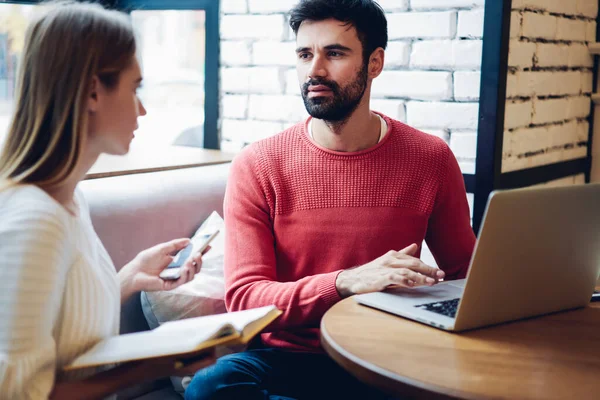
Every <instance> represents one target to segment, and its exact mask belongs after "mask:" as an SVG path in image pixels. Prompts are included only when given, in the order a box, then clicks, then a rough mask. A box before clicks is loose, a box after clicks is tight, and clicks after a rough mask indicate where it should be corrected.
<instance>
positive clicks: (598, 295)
mask: <svg viewBox="0 0 600 400" xmlns="http://www.w3.org/2000/svg"><path fill="white" fill-rule="evenodd" d="M592 301H600V291H598V290H594V294H592Z"/></svg>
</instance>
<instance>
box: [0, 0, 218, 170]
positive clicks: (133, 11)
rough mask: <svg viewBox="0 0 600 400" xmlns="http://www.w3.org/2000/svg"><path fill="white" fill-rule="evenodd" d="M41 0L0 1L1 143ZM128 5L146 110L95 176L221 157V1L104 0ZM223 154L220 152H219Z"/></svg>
mask: <svg viewBox="0 0 600 400" xmlns="http://www.w3.org/2000/svg"><path fill="white" fill-rule="evenodd" d="M39 2H40V1H33V0H30V1H26V0H22V1H19V0H15V1H10V0H9V1H8V2H4V3H2V4H0V144H1V143H2V141H3V139H4V137H5V136H6V132H7V130H8V127H9V124H10V119H11V114H12V110H13V104H14V91H15V81H16V71H17V68H18V61H19V56H20V54H21V51H22V48H23V39H24V34H25V30H26V28H27V25H28V23H29V21H30V19H31V16H32V14H33V13H34V12H35V9H36V8H38V7H39V6H38V5H36V3H39ZM102 2H103V3H105V4H106V5H107V6H108V7H115V6H116V7H117V8H119V9H121V10H123V11H125V12H129V13H130V15H131V20H132V23H133V26H134V30H135V32H136V37H137V41H138V58H139V60H140V64H141V66H142V71H143V74H144V82H143V87H142V89H141V90H140V98H141V100H142V101H143V103H144V106H145V107H146V109H147V111H148V114H147V115H146V116H144V117H141V118H140V119H139V130H138V131H137V132H136V137H135V139H134V141H133V142H132V145H131V148H130V152H129V154H128V155H127V156H125V157H122V156H119V157H114V156H104V155H103V156H101V157H100V159H99V160H98V162H97V163H96V165H95V166H94V167H93V168H92V170H91V173H92V176H106V175H107V174H108V175H114V174H122V173H132V172H141V171H148V170H153V169H169V168H178V167H183V166H192V165H199V164H203V163H205V162H215V160H221V159H223V158H222V157H221V156H220V155H218V154H215V153H211V152H209V151H206V150H204V149H203V148H205V149H218V148H219V139H218V132H217V119H218V109H219V107H218V104H217V102H218V64H219V61H218V53H219V52H218V49H219V27H218V20H219V19H218V15H219V2H218V1H212V0H193V1H190V0H124V1H115V0H104V1H102ZM223 160H224V159H223Z"/></svg>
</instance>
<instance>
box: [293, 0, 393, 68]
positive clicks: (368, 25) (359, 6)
mask: <svg viewBox="0 0 600 400" xmlns="http://www.w3.org/2000/svg"><path fill="white" fill-rule="evenodd" d="M330 18H332V19H336V20H338V21H340V22H343V23H346V24H347V25H349V26H353V27H354V28H355V29H356V32H357V33H358V39H359V40H360V42H361V44H362V47H363V60H364V62H365V64H368V62H369V57H370V56H371V53H373V51H375V49H377V48H378V47H382V48H383V49H385V48H386V46H387V41H388V34H387V20H386V18H385V12H384V11H383V9H382V8H381V6H380V5H379V4H377V2H375V1H374V0H300V2H299V3H298V4H297V5H296V7H294V8H293V9H292V10H291V11H290V27H291V28H292V30H293V31H294V33H295V34H296V35H297V34H298V29H300V25H301V24H302V22H304V21H307V20H308V21H323V20H326V19H330Z"/></svg>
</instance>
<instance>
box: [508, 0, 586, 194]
mask: <svg viewBox="0 0 600 400" xmlns="http://www.w3.org/2000/svg"><path fill="white" fill-rule="evenodd" d="M512 4H513V10H512V16H511V29H510V31H511V32H510V37H511V39H510V48H509V60H508V64H509V75H508V80H507V95H506V97H507V100H506V114H505V127H504V128H505V131H504V145H503V154H502V171H503V172H508V171H515V170H521V169H524V168H531V167H536V166H540V165H547V164H553V163H556V162H560V161H565V160H572V159H576V158H581V157H585V156H586V153H587V144H588V132H589V115H590V109H591V99H590V97H591V92H592V83H593V75H592V67H593V63H594V60H593V58H592V56H591V55H590V54H589V52H588V49H587V44H588V43H589V42H595V39H596V16H597V14H598V0H568V1H565V0H513V3H512ZM569 179H570V181H571V183H576V182H578V181H579V180H580V177H574V178H567V180H569ZM560 183H561V184H564V183H568V182H567V181H564V180H561V182H560Z"/></svg>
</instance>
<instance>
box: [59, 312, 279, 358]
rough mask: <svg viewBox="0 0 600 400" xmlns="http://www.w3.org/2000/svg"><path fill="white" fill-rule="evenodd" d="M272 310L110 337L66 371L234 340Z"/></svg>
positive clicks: (199, 319) (186, 321) (168, 324)
mask: <svg viewBox="0 0 600 400" xmlns="http://www.w3.org/2000/svg"><path fill="white" fill-rule="evenodd" d="M273 310H276V308H275V307H274V306H268V307H261V308H257V309H251V310H245V311H238V312H233V313H226V314H219V315H211V316H206V317H197V318H188V319H184V320H179V321H172V322H166V323H164V324H163V325H161V326H159V327H158V328H156V329H154V330H152V331H147V332H137V333H129V334H125V335H119V336H113V337H111V338H108V339H106V340H103V341H101V342H100V343H98V344H96V345H95V346H94V347H92V348H91V349H90V350H89V351H87V352H86V353H84V354H83V355H81V356H79V357H78V358H77V359H75V361H73V363H71V364H70V365H69V366H67V367H65V369H66V370H70V369H77V368H82V367H89V366H97V365H104V364H116V363H121V362H124V361H132V360H141V359H145V358H154V357H161V356H168V355H173V354H184V353H190V352H194V351H196V350H201V349H204V348H208V347H211V346H214V345H217V344H222V343H225V342H227V341H229V340H232V339H235V338H238V337H239V336H240V335H241V332H242V331H243V328H244V327H245V326H246V325H248V324H250V323H252V322H254V321H257V320H260V319H261V318H264V317H265V316H266V315H267V314H269V312H271V311H273Z"/></svg>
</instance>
